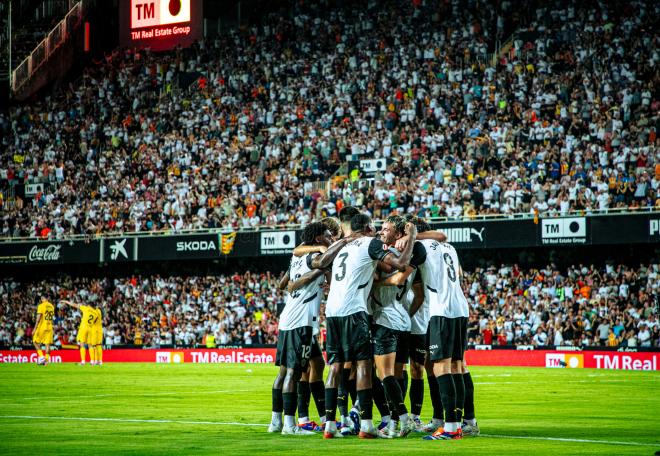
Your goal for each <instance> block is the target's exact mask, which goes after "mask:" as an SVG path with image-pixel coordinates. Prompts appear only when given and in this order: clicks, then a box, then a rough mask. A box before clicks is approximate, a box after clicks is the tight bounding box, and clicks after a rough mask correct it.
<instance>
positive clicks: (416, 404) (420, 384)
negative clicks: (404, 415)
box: [410, 378, 424, 416]
mask: <svg viewBox="0 0 660 456" xmlns="http://www.w3.org/2000/svg"><path fill="white" fill-rule="evenodd" d="M422 404H424V380H422V379H421V378H419V379H418V378H413V379H411V380H410V413H412V414H413V415H417V416H419V415H421V414H422Z"/></svg>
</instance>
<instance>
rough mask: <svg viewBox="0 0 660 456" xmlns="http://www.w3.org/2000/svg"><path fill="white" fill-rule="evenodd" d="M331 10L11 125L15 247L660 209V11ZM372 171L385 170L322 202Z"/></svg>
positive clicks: (91, 74) (208, 46)
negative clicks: (358, 164)
mask: <svg viewBox="0 0 660 456" xmlns="http://www.w3.org/2000/svg"><path fill="white" fill-rule="evenodd" d="M317 3H318V4H320V7H319V5H318V4H317ZM324 3H325V2H304V3H302V2H291V11H292V14H291V15H290V17H284V16H282V15H279V14H278V15H270V16H267V17H264V19H263V21H262V23H261V24H259V25H255V26H252V27H246V28H244V29H242V30H240V31H234V32H231V33H227V34H224V35H223V36H221V37H217V38H213V39H209V40H207V41H203V42H200V43H199V44H198V45H196V46H194V47H193V48H190V49H185V50H184V49H178V50H176V51H173V52H170V53H164V54H154V53H151V52H149V51H148V50H147V51H144V50H143V51H136V50H116V51H115V52H113V53H112V54H111V55H107V56H106V58H105V59H101V60H100V61H95V62H94V64H93V65H91V66H90V67H89V68H88V69H86V70H85V72H84V75H83V76H82V77H81V78H80V79H79V80H78V81H76V82H75V83H72V84H70V85H67V86H65V87H61V88H60V89H58V90H56V91H55V92H53V93H52V94H50V95H49V96H47V97H45V98H43V99H41V100H40V101H38V102H30V103H29V104H26V105H22V106H18V107H15V108H12V110H11V112H10V117H9V118H7V117H3V118H0V129H2V131H3V137H2V149H1V151H0V195H4V199H5V201H3V197H0V218H1V219H2V220H0V237H18V236H34V237H44V238H54V237H63V236H66V235H68V234H81V233H82V234H90V235H93V234H96V233H101V232H109V231H110V232H112V231H114V232H117V231H131V232H134V231H150V230H183V229H195V228H202V227H210V228H214V227H226V228H233V229H236V228H238V227H261V226H273V225H281V224H286V223H306V222H307V221H309V220H310V219H313V218H315V217H316V216H319V215H322V214H324V213H325V214H328V215H332V214H334V213H336V212H337V211H338V209H340V208H341V207H342V206H344V205H354V206H357V207H359V208H361V209H362V210H364V211H367V212H370V213H371V214H372V215H373V216H374V217H375V218H382V217H385V216H387V215H388V214H390V213H393V212H398V213H407V212H415V213H418V214H419V215H422V216H426V217H449V218H470V217H474V216H476V215H477V214H505V215H507V214H513V213H534V214H536V213H538V214H541V215H557V214H564V213H567V212H568V211H571V210H581V211H584V212H586V213H589V212H591V211H596V210H610V209H614V208H619V209H621V208H627V209H631V210H634V209H638V208H652V207H658V208H660V148H658V147H657V145H658V139H657V136H656V133H657V127H658V111H659V109H658V108H659V107H660V100H658V98H657V90H656V89H655V87H656V83H657V81H658V74H659V73H658V71H657V64H658V59H659V54H658V46H657V42H658V37H657V33H656V29H655V25H654V24H656V23H657V18H658V9H660V4H659V3H657V2H652V1H647V0H641V1H632V2H583V1H577V0H566V1H559V2H556V1H534V2H529V5H527V6H529V7H530V8H532V9H529V8H525V7H524V5H519V4H518V2H512V1H509V0H504V1H501V2H493V3H492V4H490V3H489V4H488V5H485V4H484V2H483V1H477V0H474V1H465V2H463V1H459V0H452V1H437V0H429V1H426V2H419V1H412V2H411V1H404V0H391V1H389V2H387V4H386V5H383V4H382V3H379V2H367V1H366V0H365V1H362V2H343V3H342V5H343V6H342V7H335V6H333V7H332V8H330V7H327V6H325V5H323V4H324ZM376 4H377V5H379V6H378V7H376ZM525 14H526V15H525ZM513 29H515V30H522V31H523V32H521V33H519V34H517V35H516V39H515V40H514V41H513V43H512V45H511V49H507V48H504V49H502V50H501V51H502V55H501V56H498V55H495V58H494V59H492V58H491V57H489V53H490V52H493V51H495V50H497V46H496V45H497V43H498V42H500V43H501V42H502V41H500V40H504V39H506V38H507V36H510V33H509V31H510V30H513ZM493 60H494V61H495V64H493ZM367 158H383V159H386V160H387V161H388V164H389V166H388V168H387V170H385V171H383V172H379V173H378V174H376V175H375V176H374V179H373V180H369V179H368V178H369V176H368V175H366V174H363V175H361V176H355V175H351V176H350V177H349V178H348V179H345V180H341V179H332V180H331V181H330V182H331V184H330V187H331V189H330V190H329V191H328V192H326V188H323V187H320V186H318V185H315V182H317V181H321V182H323V181H327V180H329V179H331V177H332V175H333V173H335V172H336V171H337V170H338V169H339V167H340V166H341V165H342V164H345V163H346V162H347V161H348V160H358V159H367ZM26 182H44V183H46V184H47V185H46V186H45V188H44V190H43V191H39V192H38V193H36V194H35V195H34V196H30V197H25V198H20V197H18V196H16V197H14V198H12V201H11V202H10V201H9V199H10V194H11V192H10V191H9V188H10V186H11V185H12V184H15V183H26Z"/></svg>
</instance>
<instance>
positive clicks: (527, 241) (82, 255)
mask: <svg viewBox="0 0 660 456" xmlns="http://www.w3.org/2000/svg"><path fill="white" fill-rule="evenodd" d="M432 227H433V228H434V229H441V230H443V231H444V232H445V233H447V237H448V240H449V242H451V243H452V244H453V245H454V246H455V247H456V248H457V249H459V250H461V249H485V248H486V249H489V248H492V249H503V248H506V249H511V248H530V247H543V246H567V247H570V246H579V245H622V244H648V243H657V242H660V213H648V214H634V215H633V214H628V215H597V216H584V217H560V218H542V219H539V220H537V221H536V222H535V220H534V219H513V220H478V221H477V220H475V221H463V222H443V223H432ZM300 235H301V232H300V230H296V229H289V230H263V231H254V232H242V231H241V232H226V231H224V232H221V230H217V231H210V230H206V231H204V232H201V233H191V234H171V233H169V234H168V233H162V232H158V233H153V234H148V233H139V234H137V235H127V234H125V235H122V236H116V235H115V236H112V235H108V236H104V237H98V238H92V239H70V240H32V241H12V240H8V239H3V240H0V263H11V264H26V265H38V264H80V263H99V264H103V263H107V264H110V263H119V262H140V261H172V260H205V259H223V258H241V257H242V258H255V257H259V256H263V255H268V256H270V255H289V254H291V252H292V251H293V248H294V247H295V246H296V245H297V244H298V242H300Z"/></svg>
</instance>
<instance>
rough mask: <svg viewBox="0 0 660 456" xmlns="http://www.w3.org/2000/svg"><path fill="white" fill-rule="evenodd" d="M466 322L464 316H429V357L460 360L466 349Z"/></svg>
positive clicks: (431, 358) (436, 359) (434, 359)
mask: <svg viewBox="0 0 660 456" xmlns="http://www.w3.org/2000/svg"><path fill="white" fill-rule="evenodd" d="M467 322H468V319H467V318H465V317H457V318H448V317H438V316H434V317H431V321H430V322H429V333H428V339H429V351H428V353H429V359H430V360H431V361H440V360H442V359H447V358H451V359H452V361H461V360H462V359H463V354H464V353H465V350H467Z"/></svg>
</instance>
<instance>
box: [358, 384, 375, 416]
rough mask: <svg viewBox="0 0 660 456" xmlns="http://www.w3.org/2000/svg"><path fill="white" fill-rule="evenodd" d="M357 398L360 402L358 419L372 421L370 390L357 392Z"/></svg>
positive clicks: (371, 393) (371, 395) (372, 404)
mask: <svg viewBox="0 0 660 456" xmlns="http://www.w3.org/2000/svg"><path fill="white" fill-rule="evenodd" d="M357 397H358V400H359V401H360V417H361V418H362V419H365V420H371V419H373V415H372V413H373V407H374V403H373V392H372V391H371V388H369V389H364V390H360V391H358V392H357Z"/></svg>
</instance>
